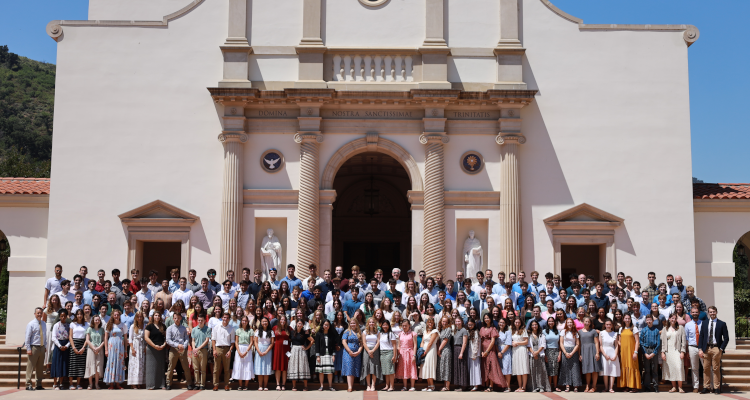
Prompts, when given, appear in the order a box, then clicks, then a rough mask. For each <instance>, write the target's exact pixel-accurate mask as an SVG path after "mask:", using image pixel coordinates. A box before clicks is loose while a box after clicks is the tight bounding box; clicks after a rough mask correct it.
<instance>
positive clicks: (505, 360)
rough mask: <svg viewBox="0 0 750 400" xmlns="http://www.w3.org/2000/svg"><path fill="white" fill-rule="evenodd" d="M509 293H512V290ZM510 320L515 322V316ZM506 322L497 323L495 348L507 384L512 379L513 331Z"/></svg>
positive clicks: (502, 320) (507, 390)
mask: <svg viewBox="0 0 750 400" xmlns="http://www.w3.org/2000/svg"><path fill="white" fill-rule="evenodd" d="M510 291H511V292H513V290H512V289H511V290H510ZM513 293H515V292H513ZM509 319H510V318H509ZM511 320H515V316H514V317H513V318H512V319H511ZM506 321H507V320H506V319H504V318H501V319H500V320H499V321H497V343H496V345H495V346H496V349H497V358H498V363H499V365H500V369H501V374H502V375H503V378H505V382H506V383H507V382H510V381H511V379H513V331H512V329H511V328H510V327H509V326H508V324H507V323H506ZM505 392H506V393H507V392H510V384H508V388H507V389H505Z"/></svg>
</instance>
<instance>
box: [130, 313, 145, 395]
mask: <svg viewBox="0 0 750 400" xmlns="http://www.w3.org/2000/svg"><path fill="white" fill-rule="evenodd" d="M143 320H144V316H143V313H142V312H141V311H138V312H137V313H135V317H134V318H133V325H130V331H129V332H128V339H129V342H130V358H129V360H128V385H130V386H131V387H132V388H134V389H140V385H143V384H145V382H146V340H145V339H144V337H143V335H144V332H145V330H146V325H145V324H144V323H143Z"/></svg>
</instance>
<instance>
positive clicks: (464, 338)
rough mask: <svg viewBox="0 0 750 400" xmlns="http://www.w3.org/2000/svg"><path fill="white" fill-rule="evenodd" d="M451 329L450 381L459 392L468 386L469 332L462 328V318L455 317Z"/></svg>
mask: <svg viewBox="0 0 750 400" xmlns="http://www.w3.org/2000/svg"><path fill="white" fill-rule="evenodd" d="M453 324H454V329H453V331H454V332H453V366H452V367H453V368H452V377H451V382H453V386H454V387H455V389H454V390H455V391H457V392H461V391H463V388H465V387H467V386H469V352H468V351H467V350H469V348H470V344H469V332H468V331H467V330H466V328H464V320H463V319H462V318H461V317H457V318H456V319H455V320H454V321H453Z"/></svg>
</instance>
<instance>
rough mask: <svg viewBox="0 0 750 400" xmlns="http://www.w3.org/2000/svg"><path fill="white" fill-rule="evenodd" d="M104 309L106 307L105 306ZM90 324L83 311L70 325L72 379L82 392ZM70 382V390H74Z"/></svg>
mask: <svg viewBox="0 0 750 400" xmlns="http://www.w3.org/2000/svg"><path fill="white" fill-rule="evenodd" d="M103 307H106V306H104V305H103ZM88 327H89V324H88V323H87V322H86V320H85V318H84V317H83V310H78V312H76V313H75V316H74V317H73V321H72V322H71V323H70V337H69V340H70V343H71V344H72V345H71V346H70V371H69V374H70V378H71V379H77V383H76V386H75V389H78V390H81V379H82V378H83V377H84V375H85V373H86V329H88ZM73 389H74V387H73V381H72V380H71V381H70V390H73Z"/></svg>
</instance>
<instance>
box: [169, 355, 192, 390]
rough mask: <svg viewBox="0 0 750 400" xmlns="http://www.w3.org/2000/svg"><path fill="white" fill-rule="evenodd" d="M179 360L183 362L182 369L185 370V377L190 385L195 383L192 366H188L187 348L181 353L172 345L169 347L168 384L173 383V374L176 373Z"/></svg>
mask: <svg viewBox="0 0 750 400" xmlns="http://www.w3.org/2000/svg"><path fill="white" fill-rule="evenodd" d="M177 361H179V362H180V364H182V370H183V371H185V379H186V380H187V384H188V386H192V385H193V377H192V376H190V368H188V359H187V348H185V350H184V351H183V352H182V353H180V352H179V351H177V349H176V348H174V347H172V348H170V349H169V367H168V368H167V386H171V384H172V375H173V374H174V370H175V368H177Z"/></svg>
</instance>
